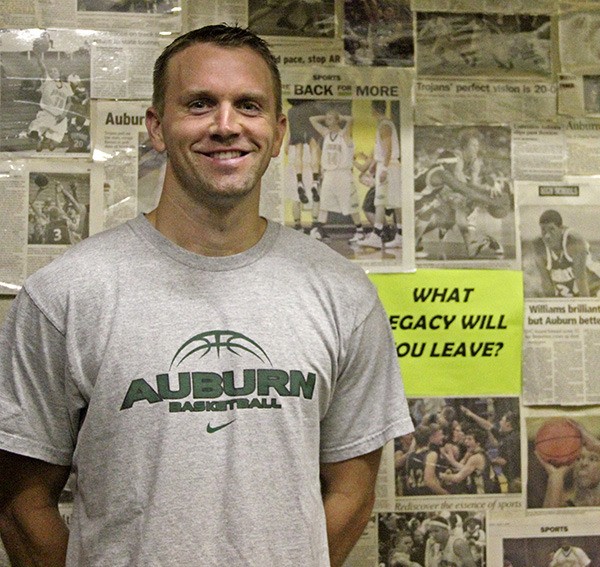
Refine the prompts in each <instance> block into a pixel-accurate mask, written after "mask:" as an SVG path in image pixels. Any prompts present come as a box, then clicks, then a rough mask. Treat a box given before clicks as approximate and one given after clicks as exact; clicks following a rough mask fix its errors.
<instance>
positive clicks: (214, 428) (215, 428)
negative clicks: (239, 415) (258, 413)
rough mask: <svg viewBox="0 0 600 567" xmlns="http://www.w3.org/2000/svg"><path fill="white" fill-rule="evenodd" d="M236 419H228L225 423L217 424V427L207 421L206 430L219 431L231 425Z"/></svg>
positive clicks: (208, 431) (209, 431)
mask: <svg viewBox="0 0 600 567" xmlns="http://www.w3.org/2000/svg"><path fill="white" fill-rule="evenodd" d="M234 421H235V419H232V420H231V421H228V422H227V423H224V424H223V425H217V426H216V427H212V426H211V424H210V423H207V424H206V432H207V433H214V432H215V431H219V429H223V428H224V427H227V426H228V425H231V424H232V423H233V422H234Z"/></svg>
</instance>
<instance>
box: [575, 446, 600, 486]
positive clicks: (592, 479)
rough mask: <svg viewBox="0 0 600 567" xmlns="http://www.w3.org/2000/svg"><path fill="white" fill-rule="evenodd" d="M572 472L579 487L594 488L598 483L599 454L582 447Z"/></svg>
mask: <svg viewBox="0 0 600 567" xmlns="http://www.w3.org/2000/svg"><path fill="white" fill-rule="evenodd" d="M573 472H574V475H575V484H577V486H578V487H579V488H589V489H593V488H596V487H597V486H598V485H600V455H599V454H598V453H595V452H593V451H590V450H589V449H586V448H585V447H582V448H581V453H580V455H579V457H577V460H576V461H575V468H574V471H573Z"/></svg>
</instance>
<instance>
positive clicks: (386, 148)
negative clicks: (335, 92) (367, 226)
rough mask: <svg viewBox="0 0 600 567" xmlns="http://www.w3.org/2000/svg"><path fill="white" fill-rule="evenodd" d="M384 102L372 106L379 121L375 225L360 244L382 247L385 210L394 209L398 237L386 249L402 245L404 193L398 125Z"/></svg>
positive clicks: (374, 151) (374, 153)
mask: <svg viewBox="0 0 600 567" xmlns="http://www.w3.org/2000/svg"><path fill="white" fill-rule="evenodd" d="M386 107H387V104H386V102H385V101H384V100H374V101H373V102H372V103H371V108H372V112H373V116H374V117H375V118H376V119H377V131H376V134H375V148H374V150H373V159H374V161H375V163H376V167H375V223H374V229H373V232H371V233H370V234H369V235H368V236H367V237H366V238H365V239H364V240H362V241H361V242H360V245H361V246H370V247H372V248H383V239H382V234H383V225H384V223H385V210H386V208H388V209H393V210H394V213H395V216H396V229H397V231H396V234H395V236H394V238H393V239H392V240H390V241H389V242H386V243H385V246H386V247H387V248H399V247H400V246H402V225H401V222H402V190H401V180H400V140H399V138H398V132H397V130H396V125H395V124H394V122H393V121H392V120H390V119H389V118H388V117H387V114H386Z"/></svg>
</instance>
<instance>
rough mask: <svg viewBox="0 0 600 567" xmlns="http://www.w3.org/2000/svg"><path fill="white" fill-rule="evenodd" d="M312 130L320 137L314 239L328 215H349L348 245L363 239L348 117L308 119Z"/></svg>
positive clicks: (328, 115)
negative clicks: (318, 202) (318, 200)
mask: <svg viewBox="0 0 600 567" xmlns="http://www.w3.org/2000/svg"><path fill="white" fill-rule="evenodd" d="M310 123H311V124H312V126H313V128H314V129H315V130H316V131H317V132H318V133H319V134H320V135H321V137H322V138H323V145H322V149H321V160H320V161H321V169H322V171H323V179H322V185H321V208H320V210H319V216H318V219H317V223H316V225H315V227H314V229H312V230H311V232H310V234H311V236H313V237H314V238H317V239H319V240H320V239H322V238H323V237H324V232H323V225H324V224H325V223H326V222H327V218H328V214H329V213H340V214H342V215H350V216H351V217H352V222H353V223H354V234H353V235H352V237H351V238H350V242H357V241H359V240H361V239H362V238H363V237H364V234H363V227H362V223H361V221H360V213H359V210H358V193H357V191H356V186H355V185H354V177H353V173H352V167H353V165H354V142H353V141H352V116H349V115H340V114H339V112H337V111H335V110H329V111H327V113H326V114H319V115H316V116H311V117H310Z"/></svg>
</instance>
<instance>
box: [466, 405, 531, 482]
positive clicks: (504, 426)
mask: <svg viewBox="0 0 600 567" xmlns="http://www.w3.org/2000/svg"><path fill="white" fill-rule="evenodd" d="M461 410H462V412H463V414H464V415H465V416H467V417H468V418H470V419H472V420H473V421H474V422H475V423H477V425H479V426H480V427H482V428H483V429H484V430H485V431H487V432H488V443H489V445H490V446H491V447H495V448H496V449H497V455H496V456H494V457H493V458H492V459H491V462H492V464H493V465H495V466H496V467H499V468H500V470H501V471H502V474H503V475H504V477H505V478H506V481H507V482H508V487H507V488H508V492H520V491H521V435H520V423H519V414H518V413H517V412H515V411H512V410H509V411H507V412H505V413H503V414H502V417H501V418H500V420H499V421H498V423H497V424H494V423H492V422H491V421H490V420H488V419H485V418H484V417H481V416H480V415H478V414H476V413H475V412H474V411H472V410H470V409H469V408H467V407H465V406H461Z"/></svg>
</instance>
